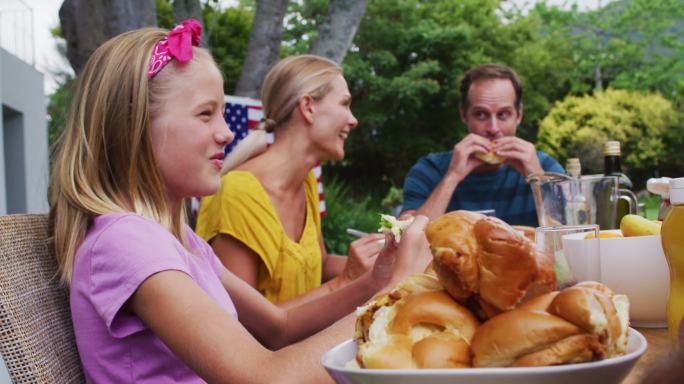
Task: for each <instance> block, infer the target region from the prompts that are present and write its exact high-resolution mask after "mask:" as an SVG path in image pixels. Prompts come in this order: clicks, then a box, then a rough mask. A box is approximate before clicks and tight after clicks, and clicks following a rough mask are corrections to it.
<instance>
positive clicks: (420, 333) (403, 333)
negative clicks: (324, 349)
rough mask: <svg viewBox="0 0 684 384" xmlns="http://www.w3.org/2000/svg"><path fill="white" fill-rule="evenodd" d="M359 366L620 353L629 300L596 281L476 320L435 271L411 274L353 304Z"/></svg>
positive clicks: (504, 362) (530, 361)
mask: <svg viewBox="0 0 684 384" xmlns="http://www.w3.org/2000/svg"><path fill="white" fill-rule="evenodd" d="M356 314H357V321H356V332H355V334H354V340H355V341H356V342H357V346H358V350H357V354H356V356H355V358H356V359H355V361H354V362H355V363H356V364H358V366H359V367H361V368H372V369H412V368H469V367H512V366H518V367H520V366H544V365H559V364H570V363H580V362H586V361H593V360H600V359H606V358H610V357H615V356H621V355H624V354H625V352H626V349H627V332H628V327H629V317H628V316H629V302H628V300H627V297H626V296H625V295H619V294H615V293H614V292H613V291H612V290H611V289H610V288H608V287H607V286H605V285H603V284H601V283H597V282H591V281H588V282H582V283H579V284H576V285H575V286H573V287H570V288H566V289H564V290H562V291H560V292H558V291H553V292H548V293H545V294H542V295H539V296H536V297H534V298H532V299H530V300H528V301H526V302H525V303H524V304H522V305H520V306H518V307H517V308H515V309H513V310H511V311H506V312H503V313H501V314H498V315H496V316H494V317H492V318H491V319H489V320H487V321H485V322H484V323H483V324H481V325H480V324H479V322H478V321H477V319H476V318H475V316H474V315H473V314H472V312H470V310H469V309H468V308H466V307H464V306H461V305H460V304H458V303H457V302H456V301H455V300H454V299H453V298H452V297H451V296H449V295H448V294H446V292H445V291H444V290H442V286H441V284H440V282H439V281H438V280H437V278H436V277H435V276H432V275H428V274H423V275H414V276H411V277H409V278H407V279H406V280H404V281H403V282H401V283H400V284H399V285H398V286H397V287H396V288H395V289H393V290H392V291H391V292H389V293H386V294H383V295H380V296H379V297H377V298H376V299H375V300H373V301H371V302H370V303H369V304H367V305H365V306H364V307H360V308H359V309H358V310H357V311H356Z"/></svg>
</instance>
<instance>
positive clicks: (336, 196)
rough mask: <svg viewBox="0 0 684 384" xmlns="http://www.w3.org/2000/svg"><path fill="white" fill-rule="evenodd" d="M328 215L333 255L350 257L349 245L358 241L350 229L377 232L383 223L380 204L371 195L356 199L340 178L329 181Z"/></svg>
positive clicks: (326, 234) (328, 242) (327, 240)
mask: <svg viewBox="0 0 684 384" xmlns="http://www.w3.org/2000/svg"><path fill="white" fill-rule="evenodd" d="M324 188H325V189H324V194H325V205H326V212H327V214H326V216H325V217H324V218H323V221H322V229H323V237H324V239H325V247H326V249H327V250H328V252H329V253H334V254H338V255H346V254H347V251H348V249H349V243H350V242H351V241H353V240H355V239H356V238H355V237H354V236H351V235H349V234H347V228H354V229H358V230H361V231H364V232H376V231H377V230H378V225H379V222H380V219H379V214H380V213H383V211H381V208H380V205H379V204H378V203H377V202H373V201H372V200H371V198H370V197H369V196H366V197H360V198H359V197H354V196H352V195H351V194H350V190H349V187H348V186H347V184H345V183H344V182H342V181H341V180H340V179H338V178H333V179H331V180H326V181H325V186H324Z"/></svg>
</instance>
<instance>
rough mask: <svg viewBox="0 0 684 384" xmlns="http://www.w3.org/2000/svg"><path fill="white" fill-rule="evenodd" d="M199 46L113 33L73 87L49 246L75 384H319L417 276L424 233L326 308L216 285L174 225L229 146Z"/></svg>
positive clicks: (216, 181)
mask: <svg viewBox="0 0 684 384" xmlns="http://www.w3.org/2000/svg"><path fill="white" fill-rule="evenodd" d="M200 31H201V27H200V25H199V23H198V22H197V21H194V20H188V21H185V22H183V23H182V25H181V26H178V27H176V28H174V29H173V30H172V31H170V32H168V31H165V30H161V29H156V28H146V29H140V30H136V31H131V32H127V33H124V34H122V35H119V36H117V37H115V38H113V39H111V40H109V41H108V42H106V43H104V44H103V45H102V46H101V47H99V48H98V49H97V50H96V51H95V52H94V53H93V55H92V56H91V58H90V59H89V60H88V63H87V64H86V65H85V67H84V69H83V72H82V73H81V74H80V75H79V82H78V86H77V88H76V92H75V95H74V99H73V103H72V106H71V110H70V115H69V118H68V121H67V124H66V126H65V129H64V133H63V137H62V138H61V142H60V148H59V150H58V153H57V157H56V159H55V161H54V168H53V172H52V179H51V186H50V231H51V233H52V235H53V239H54V249H55V253H56V256H57V261H58V264H59V269H60V273H61V278H62V281H63V282H64V283H65V284H67V285H68V286H69V289H70V305H71V315H72V320H73V326H74V334H75V336H76V343H77V346H78V350H79V354H80V357H81V362H82V365H83V370H84V372H85V376H86V381H87V382H103V383H128V382H153V383H157V382H175V383H197V382H204V381H208V382H234V383H265V382H278V383H290V382H292V383H295V382H296V383H305V382H316V383H317V382H321V381H325V380H326V378H327V375H326V373H325V371H324V369H323V368H322V366H321V365H320V357H321V355H322V353H323V352H324V351H325V350H327V349H329V348H330V347H332V346H333V345H334V344H335V343H338V342H341V341H342V340H343V339H345V338H348V337H350V335H351V334H352V332H353V322H354V319H353V315H348V314H349V313H350V312H351V311H352V310H353V308H354V307H355V306H356V305H357V304H358V303H359V302H363V301H364V300H367V299H368V298H370V297H371V296H372V294H373V293H374V292H376V291H378V290H379V289H383V288H384V287H387V286H389V285H391V284H393V283H395V282H396V281H397V280H399V279H401V278H402V277H403V276H406V275H407V274H410V273H412V272H417V271H420V270H421V269H422V268H424V266H425V265H424V264H426V262H427V259H426V258H423V259H421V260H420V261H417V260H416V258H415V255H416V254H419V255H421V254H423V253H424V250H425V246H426V240H425V237H424V234H423V233H422V228H423V227H424V225H425V224H426V222H427V219H425V218H422V219H421V221H419V222H418V224H416V225H414V226H413V229H412V230H410V231H409V237H408V238H406V237H404V238H402V241H401V245H396V244H395V243H394V242H393V241H392V239H391V238H388V242H389V244H388V246H386V247H385V248H384V249H383V251H382V252H381V254H380V256H378V257H377V259H376V262H375V264H374V266H373V268H372V269H371V270H370V271H369V272H367V273H365V274H364V275H363V276H361V277H359V278H358V279H357V280H356V281H358V282H359V283H357V284H360V285H363V286H364V287H366V289H341V290H339V291H338V292H335V293H334V295H335V300H336V303H334V305H332V304H330V303H326V302H319V301H313V302H310V303H307V304H305V305H300V306H296V307H292V308H289V309H282V308H278V307H276V306H274V305H273V304H271V303H270V302H269V301H267V300H266V299H264V298H263V297H262V296H261V295H259V294H258V293H257V292H256V291H255V290H254V289H252V288H251V287H250V286H249V285H247V284H245V283H244V282H243V281H242V280H241V279H239V278H237V277H236V276H235V275H234V274H232V273H231V272H229V271H228V270H226V268H225V267H224V266H223V265H221V263H220V262H219V261H218V259H217V257H216V255H215V254H214V252H213V251H212V249H211V247H210V246H209V245H208V244H207V243H206V242H204V241H203V240H202V239H201V238H199V237H198V236H197V235H196V234H195V233H194V232H192V230H191V229H190V228H189V227H188V226H187V225H186V224H184V213H183V206H184V199H185V198H187V197H189V196H202V195H209V194H212V193H215V192H216V191H217V190H218V188H219V185H220V172H221V168H222V164H223V161H222V158H223V147H224V146H225V145H226V144H227V143H229V142H230V141H231V140H232V139H233V134H232V133H231V132H230V131H229V129H228V127H227V126H226V123H225V121H224V120H223V108H224V105H223V104H224V102H223V79H222V77H221V74H220V72H219V70H218V67H217V66H216V64H215V63H214V61H213V59H212V58H211V55H210V54H209V53H208V52H207V50H205V49H201V48H198V44H199V42H200ZM179 154H182V156H180V155H179ZM238 314H239V317H238ZM345 315H346V316H345ZM340 318H342V320H340V321H339V322H337V323H334V322H335V321H336V320H338V319H340ZM333 323H334V324H333ZM326 327H327V329H324V328H326ZM319 331H320V332H319ZM316 332H319V333H316ZM269 349H270V350H269Z"/></svg>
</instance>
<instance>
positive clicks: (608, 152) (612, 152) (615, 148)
mask: <svg viewBox="0 0 684 384" xmlns="http://www.w3.org/2000/svg"><path fill="white" fill-rule="evenodd" d="M603 154H604V155H605V156H620V142H619V141H606V144H605V145H604V147H603Z"/></svg>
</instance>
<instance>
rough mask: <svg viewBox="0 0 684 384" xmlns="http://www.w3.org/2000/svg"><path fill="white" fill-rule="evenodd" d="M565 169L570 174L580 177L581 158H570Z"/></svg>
mask: <svg viewBox="0 0 684 384" xmlns="http://www.w3.org/2000/svg"><path fill="white" fill-rule="evenodd" d="M565 170H566V171H567V173H568V175H570V176H574V177H579V175H580V174H581V173H582V165H581V164H580V161H579V159H578V158H576V157H571V158H569V159H568V161H567V162H566V163H565Z"/></svg>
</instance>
